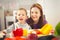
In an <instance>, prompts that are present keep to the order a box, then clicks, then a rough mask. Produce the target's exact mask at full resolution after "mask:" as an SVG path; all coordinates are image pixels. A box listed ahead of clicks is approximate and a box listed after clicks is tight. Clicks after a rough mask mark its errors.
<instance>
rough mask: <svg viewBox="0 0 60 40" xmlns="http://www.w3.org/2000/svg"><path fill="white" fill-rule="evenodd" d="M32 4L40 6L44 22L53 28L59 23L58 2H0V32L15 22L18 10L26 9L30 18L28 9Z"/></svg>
mask: <svg viewBox="0 0 60 40" xmlns="http://www.w3.org/2000/svg"><path fill="white" fill-rule="evenodd" d="M34 3H39V4H41V5H42V7H43V13H44V15H45V17H46V20H47V21H48V23H49V24H52V26H53V27H54V28H55V26H56V24H57V23H58V22H60V0H0V30H3V29H5V28H7V27H8V26H9V25H11V24H12V23H14V22H15V14H16V10H17V9H18V8H21V7H23V8H26V9H27V12H28V17H30V16H29V15H30V13H29V11H30V7H31V5H32V4H34Z"/></svg>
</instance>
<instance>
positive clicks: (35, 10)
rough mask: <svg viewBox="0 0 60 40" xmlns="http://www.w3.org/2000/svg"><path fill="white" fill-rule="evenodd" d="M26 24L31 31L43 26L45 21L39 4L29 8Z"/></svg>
mask: <svg viewBox="0 0 60 40" xmlns="http://www.w3.org/2000/svg"><path fill="white" fill-rule="evenodd" d="M27 23H28V24H29V25H30V26H31V27H32V29H39V28H42V26H44V25H45V24H46V23H47V21H46V20H45V17H44V16H43V10H42V6H41V5H40V4H38V3H37V4H33V5H32V7H31V8H30V18H29V19H28V20H27Z"/></svg>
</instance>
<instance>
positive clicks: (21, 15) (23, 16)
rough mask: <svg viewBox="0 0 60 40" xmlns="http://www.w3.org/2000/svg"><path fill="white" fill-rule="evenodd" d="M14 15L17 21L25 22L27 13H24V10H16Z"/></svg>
mask: <svg viewBox="0 0 60 40" xmlns="http://www.w3.org/2000/svg"><path fill="white" fill-rule="evenodd" d="M16 17H17V20H18V21H19V22H25V21H26V19H27V15H26V12H25V10H18V11H17V16H16Z"/></svg>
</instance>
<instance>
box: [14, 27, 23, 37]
mask: <svg viewBox="0 0 60 40" xmlns="http://www.w3.org/2000/svg"><path fill="white" fill-rule="evenodd" d="M13 34H14V36H15V37H16V36H23V29H22V28H19V29H16V30H13Z"/></svg>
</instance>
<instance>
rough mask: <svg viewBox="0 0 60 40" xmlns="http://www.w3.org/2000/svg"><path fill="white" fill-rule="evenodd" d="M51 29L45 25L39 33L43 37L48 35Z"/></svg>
mask: <svg viewBox="0 0 60 40" xmlns="http://www.w3.org/2000/svg"><path fill="white" fill-rule="evenodd" d="M52 29H53V27H52V25H50V24H45V25H44V26H43V27H42V28H41V30H40V31H41V32H42V33H43V34H44V35H48V34H49V33H50V32H51V30H52Z"/></svg>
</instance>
